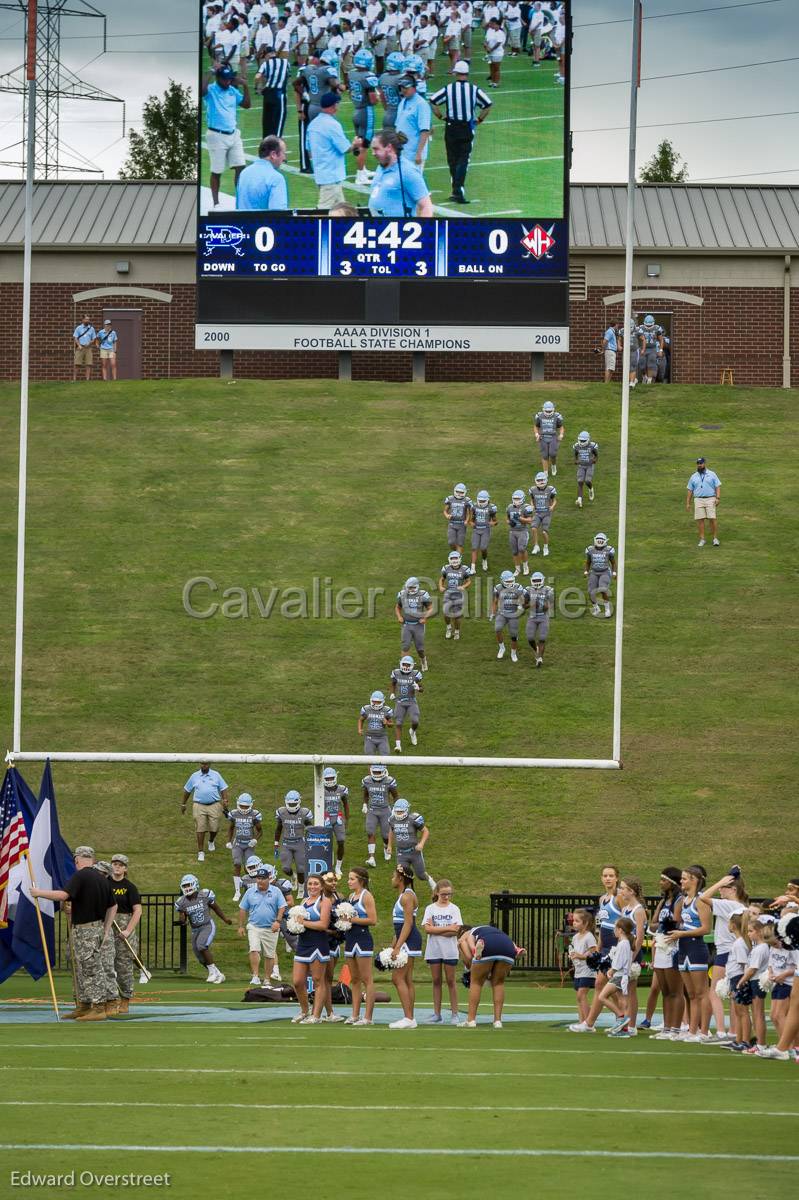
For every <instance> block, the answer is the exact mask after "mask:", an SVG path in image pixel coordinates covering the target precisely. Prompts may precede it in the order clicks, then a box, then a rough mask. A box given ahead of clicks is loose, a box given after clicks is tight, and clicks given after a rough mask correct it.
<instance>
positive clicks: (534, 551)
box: [531, 546, 541, 554]
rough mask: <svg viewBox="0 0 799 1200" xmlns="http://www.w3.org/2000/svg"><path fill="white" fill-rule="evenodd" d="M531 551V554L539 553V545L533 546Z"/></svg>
mask: <svg viewBox="0 0 799 1200" xmlns="http://www.w3.org/2000/svg"><path fill="white" fill-rule="evenodd" d="M531 553H532V554H540V553H541V547H540V546H533V549H532V551H531Z"/></svg>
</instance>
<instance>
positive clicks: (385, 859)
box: [372, 850, 391, 866]
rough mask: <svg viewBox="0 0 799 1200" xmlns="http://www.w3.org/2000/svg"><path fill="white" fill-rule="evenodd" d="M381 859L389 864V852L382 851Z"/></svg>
mask: <svg viewBox="0 0 799 1200" xmlns="http://www.w3.org/2000/svg"><path fill="white" fill-rule="evenodd" d="M383 859H384V861H385V862H391V851H390V850H384V851H383ZM374 865H375V864H374V863H372V866H374Z"/></svg>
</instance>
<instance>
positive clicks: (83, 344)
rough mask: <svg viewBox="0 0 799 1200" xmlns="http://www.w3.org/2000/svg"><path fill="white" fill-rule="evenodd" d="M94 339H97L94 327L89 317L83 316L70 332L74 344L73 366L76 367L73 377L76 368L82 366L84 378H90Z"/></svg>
mask: <svg viewBox="0 0 799 1200" xmlns="http://www.w3.org/2000/svg"><path fill="white" fill-rule="evenodd" d="M96 340H97V331H96V329H95V328H94V326H93V325H92V323H91V320H90V318H89V317H84V318H83V320H82V321H81V323H80V325H77V326H76V327H75V330H74V332H73V334H72V341H73V343H74V346H75V368H76V370H75V373H74V375H73V378H74V377H75V376H76V375H77V368H78V367H83V369H84V371H85V378H86V379H91V377H92V363H93V362H94V354H93V353H92V346H93V345H94V343H95V341H96Z"/></svg>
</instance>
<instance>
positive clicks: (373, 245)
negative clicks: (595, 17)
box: [196, 0, 571, 351]
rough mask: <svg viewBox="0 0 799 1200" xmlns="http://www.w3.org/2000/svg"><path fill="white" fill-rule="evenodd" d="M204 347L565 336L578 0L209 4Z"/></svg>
mask: <svg viewBox="0 0 799 1200" xmlns="http://www.w3.org/2000/svg"><path fill="white" fill-rule="evenodd" d="M200 34H201V37H200V73H201V74H200V88H199V92H200V98H201V99H200V114H199V138H198V152H199V166H198V180H199V186H198V230H197V277H198V280H197V282H198V288H197V291H198V314H197V329H196V344H197V347H198V348H200V349H214V350H219V349H270V348H274V349H323V350H329V349H338V350H352V349H370V350H380V349H412V350H426V349H432V350H434V349H442V350H448V349H451V350H467V351H468V350H492V351H495V350H525V351H536V350H547V351H553V350H555V351H557V350H561V351H565V350H568V172H569V102H568V100H569V48H570V37H571V30H570V13H569V4H568V2H566V3H561V2H559V0H536V2H534V3H514V2H513V0H494V2H492V0H486V2H485V3H481V2H480V0H477V2H472V0H462V2H454V3H442V2H434V0H431V2H423V0H400V2H399V3H388V4H381V3H380V2H379V0H324V2H323V3H319V4H313V3H311V2H310V0H307V2H302V0H299V2H296V3H294V2H290V3H285V4H284V3H274V2H273V0H224V2H223V0H220V2H219V3H203V4H202V5H201V13H200Z"/></svg>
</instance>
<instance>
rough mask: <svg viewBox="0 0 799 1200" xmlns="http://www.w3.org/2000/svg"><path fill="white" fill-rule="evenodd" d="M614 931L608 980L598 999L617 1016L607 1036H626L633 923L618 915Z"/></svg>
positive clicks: (628, 1034) (633, 937)
mask: <svg viewBox="0 0 799 1200" xmlns="http://www.w3.org/2000/svg"><path fill="white" fill-rule="evenodd" d="M614 932H615V934H616V945H615V946H614V947H613V949H612V950H611V952H610V968H609V969H608V981H607V983H606V984H605V986H604V988H603V989H602V991H601V993H600V996H599V999H600V1000H601V1001H602V1003H603V1004H605V1005H606V1006H607V1007H608V1008H609V1009H610V1010H611V1012H613V1013H615V1014H616V1016H617V1018H618V1019H617V1021H616V1024H615V1025H614V1026H613V1028H612V1029H611V1030H610V1031H609V1033H608V1037H619V1038H626V1037H630V1027H629V1024H628V1021H629V1014H628V1012H627V996H628V994H629V991H630V973H631V971H632V966H633V945H634V942H635V932H636V931H635V924H634V922H633V921H632V920H631V919H630V918H629V917H619V919H618V921H617V922H616V928H615V930H614Z"/></svg>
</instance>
